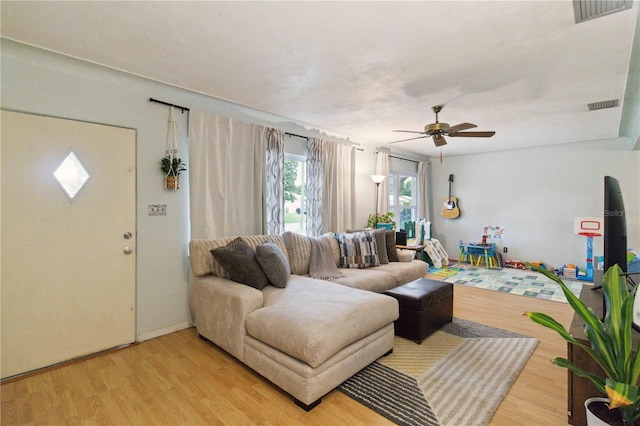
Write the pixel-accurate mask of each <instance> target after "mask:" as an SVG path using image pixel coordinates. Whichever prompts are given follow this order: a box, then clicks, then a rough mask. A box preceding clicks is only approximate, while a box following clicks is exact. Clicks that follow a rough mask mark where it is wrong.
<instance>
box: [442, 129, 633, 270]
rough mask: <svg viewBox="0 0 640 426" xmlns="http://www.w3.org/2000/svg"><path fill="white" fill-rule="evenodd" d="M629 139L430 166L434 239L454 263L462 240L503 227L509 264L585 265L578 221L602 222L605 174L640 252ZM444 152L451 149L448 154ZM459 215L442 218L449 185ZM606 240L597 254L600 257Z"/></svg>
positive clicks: (446, 159) (464, 157)
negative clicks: (617, 189) (617, 191)
mask: <svg viewBox="0 0 640 426" xmlns="http://www.w3.org/2000/svg"><path fill="white" fill-rule="evenodd" d="M630 146H631V143H630V141H629V140H628V139H625V138H617V139H609V140H602V141H594V142H581V143H572V144H561V145H551V146H546V147H542V148H536V149H521V150H510V151H502V152H492V153H486V154H475V155H462V156H453V157H447V156H446V153H445V157H444V158H443V162H442V164H441V163H440V162H439V160H436V159H434V160H433V161H432V176H433V187H432V188H433V191H432V193H433V198H434V203H435V209H434V210H435V211H434V213H435V214H434V234H435V236H436V238H439V239H440V241H441V242H442V243H443V244H444V246H445V249H446V250H447V252H448V253H449V256H450V257H452V258H455V257H457V252H458V242H459V240H463V241H465V242H469V241H480V240H481V238H482V228H483V226H484V225H501V226H504V227H505V229H506V240H505V241H504V242H503V245H504V246H507V247H508V249H509V252H508V254H506V255H505V256H506V258H509V259H519V260H526V261H532V262H534V261H542V262H545V263H546V264H548V265H551V266H562V265H563V264H566V263H575V264H576V265H578V266H579V267H580V266H582V267H584V266H585V258H586V238H585V237H581V236H578V235H575V234H574V233H573V220H574V217H579V216H588V217H602V210H603V198H604V183H603V181H604V179H603V177H604V176H605V175H611V176H614V177H616V178H617V179H618V180H619V182H620V186H621V189H622V192H623V196H624V201H625V210H626V213H627V232H628V245H629V246H630V247H634V248H636V249H640V229H639V226H640V152H639V151H630V150H629V147H630ZM444 150H446V147H445V148H444ZM449 174H453V175H454V183H453V191H452V195H454V196H456V197H458V199H459V205H460V210H461V216H460V217H459V218H458V219H453V220H452V219H444V218H443V217H442V216H441V214H440V209H441V207H442V202H443V199H444V198H445V197H447V195H448V186H447V180H448V177H449ZM602 250H603V249H602V238H596V239H594V254H596V255H598V254H599V255H602Z"/></svg>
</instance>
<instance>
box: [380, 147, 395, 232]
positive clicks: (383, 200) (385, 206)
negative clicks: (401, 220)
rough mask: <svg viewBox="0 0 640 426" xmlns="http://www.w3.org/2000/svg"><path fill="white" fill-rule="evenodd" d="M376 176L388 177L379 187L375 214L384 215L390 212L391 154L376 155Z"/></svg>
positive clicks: (381, 153)
mask: <svg viewBox="0 0 640 426" xmlns="http://www.w3.org/2000/svg"><path fill="white" fill-rule="evenodd" d="M376 174H377V175H382V176H386V177H385V179H384V180H383V181H382V183H381V184H380V185H379V186H378V205H377V206H375V212H377V213H382V214H384V213H387V212H388V211H389V154H387V153H386V152H378V153H376ZM396 220H397V219H396Z"/></svg>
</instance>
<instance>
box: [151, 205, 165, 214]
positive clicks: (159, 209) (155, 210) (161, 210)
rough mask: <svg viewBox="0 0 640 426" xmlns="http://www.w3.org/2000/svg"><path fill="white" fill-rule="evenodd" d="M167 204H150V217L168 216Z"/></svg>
mask: <svg viewBox="0 0 640 426" xmlns="http://www.w3.org/2000/svg"><path fill="white" fill-rule="evenodd" d="M166 215H167V205H166V204H149V216H166Z"/></svg>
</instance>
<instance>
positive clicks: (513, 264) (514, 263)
mask: <svg viewBox="0 0 640 426" xmlns="http://www.w3.org/2000/svg"><path fill="white" fill-rule="evenodd" d="M504 267H505V268H512V269H527V266H526V265H525V264H524V262H522V261H520V260H507V261H506V262H504Z"/></svg>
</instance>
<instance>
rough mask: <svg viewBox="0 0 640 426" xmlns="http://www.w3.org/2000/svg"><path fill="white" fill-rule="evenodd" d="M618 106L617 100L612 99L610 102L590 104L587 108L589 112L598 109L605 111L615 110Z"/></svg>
mask: <svg viewBox="0 0 640 426" xmlns="http://www.w3.org/2000/svg"><path fill="white" fill-rule="evenodd" d="M617 106H618V99H614V100H612V101H601V102H594V103H592V104H587V107H589V111H596V110H599V109H606V108H615V107H617Z"/></svg>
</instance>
